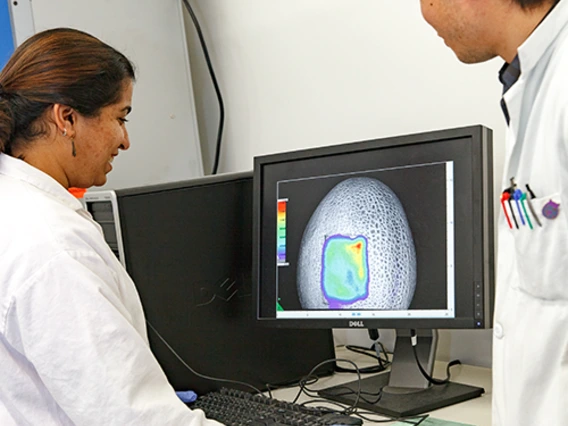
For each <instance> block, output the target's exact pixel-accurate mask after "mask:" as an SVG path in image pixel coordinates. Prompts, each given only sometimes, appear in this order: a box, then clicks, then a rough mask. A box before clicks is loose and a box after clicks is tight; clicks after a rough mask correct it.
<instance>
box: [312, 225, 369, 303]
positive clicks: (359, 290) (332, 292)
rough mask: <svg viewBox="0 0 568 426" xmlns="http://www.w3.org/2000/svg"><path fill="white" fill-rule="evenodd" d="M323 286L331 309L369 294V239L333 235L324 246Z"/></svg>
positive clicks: (364, 297)
mask: <svg viewBox="0 0 568 426" xmlns="http://www.w3.org/2000/svg"><path fill="white" fill-rule="evenodd" d="M321 286H322V291H323V295H324V297H325V298H326V300H327V301H328V303H329V308H330V309H340V308H342V307H343V305H349V304H351V303H354V302H356V301H358V300H362V299H366V298H367V297H368V295H369V258H368V253H367V239H366V238H365V237H364V236H358V237H355V238H350V237H346V236H343V235H333V236H331V237H328V238H326V240H325V243H324V246H323V254H322V269H321Z"/></svg>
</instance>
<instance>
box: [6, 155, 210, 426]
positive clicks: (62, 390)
mask: <svg viewBox="0 0 568 426" xmlns="http://www.w3.org/2000/svg"><path fill="white" fill-rule="evenodd" d="M0 200H2V201H1V207H0V235H1V238H0V425H2V426H12V425H42V426H44V425H45V426H48V425H58V426H62V425H66V426H67V425H75V424H81V425H121V426H122V425H184V426H205V425H207V426H214V425H219V423H217V422H215V421H213V420H207V419H205V417H204V415H203V412H201V411H194V412H192V411H190V410H189V409H188V408H187V407H186V406H184V404H183V403H182V402H181V401H180V400H179V398H178V397H177V395H176V394H175V392H174V390H173V388H172V387H171V386H170V384H169V383H168V381H167V379H166V376H165V374H164V373H163V371H162V370H161V368H160V366H159V365H158V362H157V361H156V359H155V358H154V356H153V355H152V352H151V351H150V347H149V344H148V339H147V336H146V324H145V321H144V314H143V312H142V306H141V304H140V300H139V298H138V294H137V292H136V288H135V287H134V283H133V282H132V280H131V279H130V277H129V276H128V274H127V273H126V271H125V270H124V268H123V267H122V266H121V265H120V263H119V262H118V260H117V259H116V257H115V255H114V254H113V253H112V251H111V250H110V248H109V247H108V245H107V244H106V242H105V240H104V238H103V235H102V232H101V228H100V226H99V225H98V224H97V223H96V222H95V221H94V220H92V218H91V216H90V215H89V213H87V211H86V210H85V209H83V207H82V205H81V203H80V202H79V201H78V200H76V199H75V198H74V197H73V196H72V195H71V194H69V192H67V191H66V190H65V188H63V187H62V186H61V185H60V184H59V183H57V182H56V181H55V180H54V179H52V178H51V177H49V176H48V175H46V174H45V173H43V172H41V171H39V170H37V169H35V168H34V167H32V166H30V165H28V164H27V163H25V162H24V161H21V160H18V159H16V158H13V157H9V156H7V155H5V154H0Z"/></svg>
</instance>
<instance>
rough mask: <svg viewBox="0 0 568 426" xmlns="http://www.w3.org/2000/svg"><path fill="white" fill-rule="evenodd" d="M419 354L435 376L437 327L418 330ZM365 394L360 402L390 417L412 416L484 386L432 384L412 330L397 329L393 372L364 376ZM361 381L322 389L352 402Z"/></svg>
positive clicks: (325, 394) (327, 395)
mask: <svg viewBox="0 0 568 426" xmlns="http://www.w3.org/2000/svg"><path fill="white" fill-rule="evenodd" d="M417 335H418V345H417V346H416V349H417V351H418V358H419V359H420V363H421V364H422V367H423V368H424V370H426V372H427V373H428V374H429V375H430V376H432V370H433V369H434V359H435V354H436V347H437V343H438V332H437V330H417ZM360 383H361V385H360V386H361V396H360V397H359V400H358V401H357V404H356V406H357V407H360V408H362V409H366V410H369V411H373V412H375V413H379V414H384V415H387V416H390V417H395V418H397V417H408V416H414V415H418V414H422V413H426V412H429V411H432V410H435V409H438V408H442V407H446V406H448V405H452V404H456V403H458V402H462V401H466V400H468V399H472V398H476V397H478V396H481V395H482V394H483V393H484V392H485V390H484V389H483V388H479V387H475V386H469V385H463V384H460V383H454V382H449V383H446V384H444V385H431V384H430V383H429V382H428V380H427V379H426V378H425V377H424V376H423V375H422V374H421V373H420V370H419V369H418V366H417V365H416V359H415V358H414V353H413V351H412V345H411V343H410V330H397V337H396V345H395V350H394V354H393V361H392V364H391V369H390V372H386V373H380V374H377V375H375V376H372V377H368V378H365V379H362V380H361V382H360ZM358 389H359V381H354V382H349V383H345V384H342V385H338V386H334V387H330V388H327V389H322V390H320V391H319V392H318V394H319V395H320V396H321V397H323V398H326V399H330V400H333V401H338V402H341V403H344V404H349V405H352V404H353V403H354V402H355V401H356V399H357V391H358Z"/></svg>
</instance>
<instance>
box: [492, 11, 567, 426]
mask: <svg viewBox="0 0 568 426" xmlns="http://www.w3.org/2000/svg"><path fill="white" fill-rule="evenodd" d="M518 55H519V60H520V65H521V76H520V78H519V80H518V81H517V82H516V83H515V84H514V85H513V86H512V87H511V88H510V89H509V91H508V92H507V93H506V94H505V102H506V103H507V107H508V110H509V114H510V117H511V121H510V126H509V129H508V134H507V146H506V164H505V169H504V170H505V175H504V179H503V189H505V188H506V187H508V186H509V185H510V182H509V179H510V178H511V177H514V178H515V181H516V182H517V184H518V187H519V189H522V190H523V191H526V188H525V184H527V183H528V184H529V185H530V187H531V189H532V190H533V191H534V193H535V195H536V197H537V198H536V199H534V200H532V202H533V205H534V207H535V210H536V211H537V213H538V214H539V215H540V221H541V222H542V225H543V226H542V227H539V226H538V225H537V224H536V223H534V221H533V225H534V226H535V228H534V229H533V230H530V228H529V226H528V224H527V225H524V226H523V225H520V227H521V229H518V230H517V229H510V228H509V226H508V224H507V222H506V220H505V218H504V215H503V212H501V216H500V219H499V225H498V226H499V246H498V250H499V254H498V259H499V262H498V280H497V289H496V306H495V318H494V339H493V424H494V425H514V426H525V425H526V426H537V425H538V426H540V425H546V426H566V425H568V0H563V1H561V2H560V3H559V4H558V5H557V6H556V7H555V8H554V9H553V11H552V12H551V14H550V15H549V16H548V17H547V18H546V19H545V20H544V21H543V22H542V23H541V24H540V25H539V26H538V27H537V29H536V30H535V31H534V32H533V33H532V34H531V35H530V37H529V38H528V39H527V40H526V41H525V43H523V45H522V46H521V47H520V48H519V50H518ZM550 200H552V201H553V202H555V203H560V210H559V214H558V216H557V217H556V219H547V218H545V217H544V216H543V215H542V207H543V206H544V205H545V204H546V203H548V202H549V201H550ZM497 205H499V206H500V204H497ZM513 226H514V225H513Z"/></svg>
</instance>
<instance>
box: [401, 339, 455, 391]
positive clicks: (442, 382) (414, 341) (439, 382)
mask: <svg viewBox="0 0 568 426" xmlns="http://www.w3.org/2000/svg"><path fill="white" fill-rule="evenodd" d="M410 343H411V344H412V351H413V352H414V359H416V364H417V365H418V369H419V370H420V372H421V373H422V375H423V376H424V378H426V380H428V382H429V383H431V384H433V385H445V384H446V383H449V382H450V368H451V367H453V366H454V365H459V364H461V362H460V360H459V359H456V360H453V361H450V362H449V363H448V365H447V366H446V378H445V379H443V380H440V379H435V378H433V377H432V376H430V375H429V374H428V373H427V372H426V370H424V368H423V367H422V364H420V360H419V359H418V352H417V351H416V345H417V344H418V338H417V336H416V330H414V329H412V330H410Z"/></svg>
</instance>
